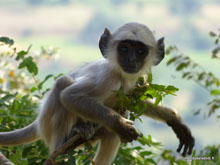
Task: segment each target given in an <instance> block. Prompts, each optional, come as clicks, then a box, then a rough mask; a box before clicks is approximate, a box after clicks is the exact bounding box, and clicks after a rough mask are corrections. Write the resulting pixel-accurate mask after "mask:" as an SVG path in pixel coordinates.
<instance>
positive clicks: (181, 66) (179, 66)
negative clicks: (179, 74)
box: [176, 63, 189, 71]
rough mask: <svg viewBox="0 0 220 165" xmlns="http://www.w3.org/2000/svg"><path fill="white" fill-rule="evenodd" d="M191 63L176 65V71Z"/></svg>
mask: <svg viewBox="0 0 220 165" xmlns="http://www.w3.org/2000/svg"><path fill="white" fill-rule="evenodd" d="M188 65H189V64H188V63H181V64H179V65H178V66H177V67H176V71H180V70H182V69H183V68H185V67H187V66H188Z"/></svg>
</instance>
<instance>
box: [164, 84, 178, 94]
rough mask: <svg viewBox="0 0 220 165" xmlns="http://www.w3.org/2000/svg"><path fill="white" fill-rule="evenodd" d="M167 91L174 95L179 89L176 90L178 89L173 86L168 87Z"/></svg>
mask: <svg viewBox="0 0 220 165" xmlns="http://www.w3.org/2000/svg"><path fill="white" fill-rule="evenodd" d="M166 90H167V91H169V92H172V93H173V92H176V91H178V90H179V89H178V88H176V87H175V86H173V85H168V86H167V87H166Z"/></svg>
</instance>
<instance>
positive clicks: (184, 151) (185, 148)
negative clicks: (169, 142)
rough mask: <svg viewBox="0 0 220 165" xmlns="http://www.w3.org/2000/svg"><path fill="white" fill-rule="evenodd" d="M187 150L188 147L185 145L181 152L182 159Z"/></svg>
mask: <svg viewBox="0 0 220 165" xmlns="http://www.w3.org/2000/svg"><path fill="white" fill-rule="evenodd" d="M188 148H189V146H188V145H187V144H186V145H185V146H184V150H183V153H182V156H184V157H185V156H186V153H187V150H188Z"/></svg>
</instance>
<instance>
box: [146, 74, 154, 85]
mask: <svg viewBox="0 0 220 165" xmlns="http://www.w3.org/2000/svg"><path fill="white" fill-rule="evenodd" d="M152 81H153V75H152V72H149V73H148V74H147V82H148V83H152Z"/></svg>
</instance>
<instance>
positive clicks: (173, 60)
mask: <svg viewBox="0 0 220 165" xmlns="http://www.w3.org/2000/svg"><path fill="white" fill-rule="evenodd" d="M176 60H177V57H173V58H171V59H170V60H169V61H167V65H170V64H171V63H173V62H175V61H176Z"/></svg>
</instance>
